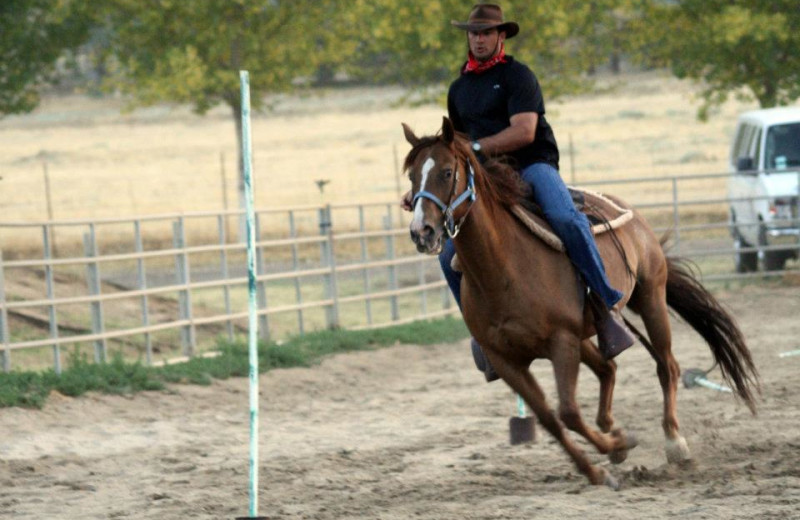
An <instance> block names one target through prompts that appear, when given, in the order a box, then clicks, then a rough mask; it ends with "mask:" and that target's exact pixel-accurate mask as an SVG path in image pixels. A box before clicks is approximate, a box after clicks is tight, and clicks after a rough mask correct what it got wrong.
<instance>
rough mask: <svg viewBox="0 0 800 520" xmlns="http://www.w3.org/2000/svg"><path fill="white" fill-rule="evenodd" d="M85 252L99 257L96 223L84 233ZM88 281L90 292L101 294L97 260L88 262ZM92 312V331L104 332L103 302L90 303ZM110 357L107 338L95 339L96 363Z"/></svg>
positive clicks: (90, 255)
mask: <svg viewBox="0 0 800 520" xmlns="http://www.w3.org/2000/svg"><path fill="white" fill-rule="evenodd" d="M83 249H84V254H85V255H86V256H87V257H88V258H96V257H97V236H96V234H95V228H94V224H93V223H92V224H89V232H88V233H85V234H84V235H83ZM86 282H87V284H88V285H89V293H90V294H91V295H92V296H100V266H99V265H98V263H97V262H90V263H87V264H86ZM89 306H90V310H91V313H92V332H93V333H94V334H102V333H103V332H104V329H105V326H104V322H103V302H101V301H100V300H95V301H93V302H91V303H90V304H89ZM107 359H108V345H107V342H106V340H105V338H103V339H97V340H95V341H94V361H95V363H105V362H106V361H107Z"/></svg>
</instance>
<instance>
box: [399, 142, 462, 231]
mask: <svg viewBox="0 0 800 520" xmlns="http://www.w3.org/2000/svg"><path fill="white" fill-rule="evenodd" d="M458 165H459V161H458V156H456V169H455V175H454V180H453V189H452V190H451V192H450V204H449V205H446V204H445V203H444V202H442V201H441V200H440V199H439V197H437V196H436V195H434V194H433V193H431V192H429V191H427V190H420V191H418V192H417V193H416V194H414V198H413V199H412V200H411V205H412V206H413V205H414V204H416V203H417V201H418V200H419V199H428V200H430V201H431V202H433V203H434V204H436V206H437V207H438V208H439V209H440V210H441V211H442V218H443V220H444V229H445V231H447V236H449V237H450V238H455V237H456V235H458V232H459V231H460V230H461V225H462V224H463V223H464V219H466V218H467V215H469V210H470V209H472V204H473V203H474V202H475V199H476V193H475V170H474V169H473V168H472V163H471V162H470V161H469V159H467V166H469V172H468V175H467V189H465V190H464V191H463V192H462V193H461V195H459V196H458V197H455V194H456V187H457V186H458ZM453 197H455V200H453ZM467 199H469V201H470V203H469V207H468V208H467V211H466V213H464V216H462V217H461V218H460V219H459V221H458V223H456V221H455V218H454V217H453V214H454V213H455V211H456V208H458V207H459V206H460V205H461V204H462V203H464V201H466V200H467Z"/></svg>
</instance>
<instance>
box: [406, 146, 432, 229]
mask: <svg viewBox="0 0 800 520" xmlns="http://www.w3.org/2000/svg"><path fill="white" fill-rule="evenodd" d="M434 166H436V161H434V160H433V157H428V158H427V159H426V160H425V162H424V163H423V164H422V180H421V181H420V183H419V191H423V190H425V189H426V185H427V184H428V174H429V173H430V172H431V170H433V168H434ZM422 200H423V199H422V197H420V198H418V199H417V203H416V204H415V205H414V220H412V221H411V228H412V229H416V230H420V229H422V221H423V219H424V218H425V215H424V214H423V212H422Z"/></svg>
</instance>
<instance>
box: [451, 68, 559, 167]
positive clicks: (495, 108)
mask: <svg viewBox="0 0 800 520" xmlns="http://www.w3.org/2000/svg"><path fill="white" fill-rule="evenodd" d="M462 69H463V67H462ZM447 111H448V113H449V116H450V119H451V120H452V121H453V126H455V129H456V130H458V131H460V132H464V133H466V134H468V135H469V136H470V138H471V139H480V138H482V137H486V136H489V135H494V134H496V133H498V132H500V131H501V130H504V129H505V128H508V127H509V126H510V125H511V116H513V115H515V114H519V113H520V112H536V113H537V114H539V122H538V125H537V127H536V138H535V139H534V141H533V142H532V143H531V144H529V145H527V146H525V147H524V148H521V149H519V150H515V151H513V152H510V153H509V154H508V155H509V156H510V157H512V158H513V159H514V160H515V162H516V164H515V165H514V166H515V167H516V168H518V169H520V170H521V169H523V168H525V167H527V166H530V165H531V164H533V163H537V162H545V163H548V164H551V165H552V166H554V167H555V168H556V169H558V145H557V144H556V138H555V136H554V135H553V129H552V128H550V125H549V124H548V123H547V120H546V119H545V117H544V99H543V98H542V89H541V88H540V87H539V81H538V80H537V79H536V76H535V75H534V74H533V72H532V71H531V69H529V68H528V67H527V66H525V65H524V64H522V63H519V62H517V61H514V58H513V57H511V56H506V62H505V63H498V64H497V65H495V66H494V67H492V68H491V69H489V70H487V71H486V72H483V73H482V74H475V73H472V72H470V73H467V74H461V75H460V76H459V77H458V79H456V80H455V81H454V82H453V83H452V84H451V85H450V90H449V92H448V94H447Z"/></svg>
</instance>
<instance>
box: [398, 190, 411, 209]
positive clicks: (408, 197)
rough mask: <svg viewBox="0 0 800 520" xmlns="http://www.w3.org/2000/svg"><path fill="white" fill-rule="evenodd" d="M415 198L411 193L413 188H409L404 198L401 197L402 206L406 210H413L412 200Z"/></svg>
mask: <svg viewBox="0 0 800 520" xmlns="http://www.w3.org/2000/svg"><path fill="white" fill-rule="evenodd" d="M412 200H413V195H412V194H411V190H408V191H407V192H406V193H405V194H404V195H403V198H402V199H400V207H401V208H403V209H404V210H406V211H411V210H412V209H414V208H412V207H411V201H412Z"/></svg>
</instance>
